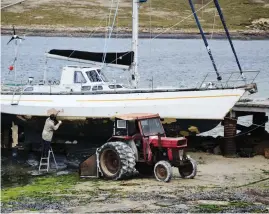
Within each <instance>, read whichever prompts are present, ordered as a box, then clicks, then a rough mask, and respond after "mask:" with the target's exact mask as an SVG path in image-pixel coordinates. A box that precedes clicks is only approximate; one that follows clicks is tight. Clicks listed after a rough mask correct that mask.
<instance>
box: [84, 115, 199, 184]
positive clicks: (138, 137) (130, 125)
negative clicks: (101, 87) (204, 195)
mask: <svg viewBox="0 0 269 214" xmlns="http://www.w3.org/2000/svg"><path fill="white" fill-rule="evenodd" d="M186 147H187V139H186V138H184V137H178V138H170V137H166V135H165V132H164V129H163V126H162V123H161V120H160V116H159V115H158V114H126V115H120V116H117V117H116V118H115V123H114V130H113V136H112V137H111V138H110V139H109V140H108V142H107V143H105V144H104V145H102V146H101V147H100V148H97V150H96V153H95V154H94V155H92V156H91V157H89V158H88V159H87V160H85V161H84V162H82V163H81V164H80V167H79V175H80V177H92V176H94V177H96V176H97V177H100V176H101V177H104V178H106V179H112V180H118V179H123V178H126V177H129V176H131V175H133V173H134V172H136V171H138V172H139V173H140V174H142V175H153V174H154V175H155V177H156V179H157V180H158V181H164V182H168V181H170V179H171V177H172V166H173V167H177V168H178V171H179V174H180V175H181V177H182V178H194V177H195V175H196V171H197V165H196V162H195V161H194V160H193V159H192V158H190V157H189V156H187V155H186V153H185V151H184V149H185V148H186Z"/></svg>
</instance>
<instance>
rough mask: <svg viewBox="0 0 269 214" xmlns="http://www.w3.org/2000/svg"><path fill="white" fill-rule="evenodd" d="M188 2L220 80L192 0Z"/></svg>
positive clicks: (219, 77)
mask: <svg viewBox="0 0 269 214" xmlns="http://www.w3.org/2000/svg"><path fill="white" fill-rule="evenodd" d="M189 3H190V6H191V10H192V13H193V16H194V18H195V21H196V24H197V26H198V28H199V30H200V33H201V35H202V38H203V40H204V43H205V47H206V50H207V53H208V55H209V57H210V59H211V62H212V65H213V67H214V70H215V72H216V74H217V80H218V81H220V80H222V78H221V76H220V74H219V72H218V69H217V66H216V64H215V61H214V58H213V55H212V53H211V50H210V48H209V45H208V42H207V40H206V37H205V34H204V32H203V29H202V27H201V24H200V21H199V19H198V17H197V14H196V11H195V9H194V6H193V3H192V0H189Z"/></svg>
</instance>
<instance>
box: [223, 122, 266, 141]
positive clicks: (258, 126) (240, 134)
mask: <svg viewBox="0 0 269 214" xmlns="http://www.w3.org/2000/svg"><path fill="white" fill-rule="evenodd" d="M265 123H266V122H264V123H262V124H260V125H258V124H252V125H255V126H257V127H255V128H253V129H251V130H249V131H247V132H244V133H239V134H237V135H235V136H233V137H221V138H222V139H231V138H236V137H239V136H242V135H246V134H248V133H251V132H253V131H254V130H256V129H258V128H260V127H265V126H264V124H265Z"/></svg>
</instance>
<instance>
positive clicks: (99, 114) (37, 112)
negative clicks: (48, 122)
mask: <svg viewBox="0 0 269 214" xmlns="http://www.w3.org/2000/svg"><path fill="white" fill-rule="evenodd" d="M145 2H146V1H144V0H140V1H139V0H133V3H132V14H133V16H132V25H133V28H132V50H131V51H126V52H113V53H112V52H109V53H96V52H84V51H78V50H58V49H53V50H50V51H49V52H48V53H47V56H48V57H51V58H56V59H63V60H67V61H75V62H86V63H92V64H94V67H92V66H81V65H71V66H65V67H63V69H62V74H61V79H60V81H59V82H55V83H54V84H52V83H49V84H46V82H44V81H41V82H40V83H39V84H33V83H32V81H33V78H32V77H30V78H29V80H28V83H27V84H26V85H24V86H23V87H21V88H19V87H15V88H14V87H13V88H12V89H10V88H8V89H5V90H3V89H2V90H1V116H2V127H3V128H5V129H7V130H10V126H11V125H12V124H13V125H14V124H15V125H18V126H19V130H21V131H20V132H23V133H24V141H25V142H31V141H32V142H33V141H35V142H36V141H37V142H39V141H40V133H41V132H42V128H43V125H44V121H45V119H46V118H47V117H48V116H49V115H50V114H52V113H56V114H57V116H58V118H59V119H60V120H62V121H63V124H62V126H61V128H60V129H59V131H58V132H57V133H56V135H55V139H57V137H59V138H62V139H63V138H64V139H67V140H70V139H77V138H79V137H85V138H87V139H93V138H94V137H97V138H99V139H101V138H103V139H106V138H107V137H109V136H110V135H111V133H112V130H113V122H112V120H111V119H112V118H114V117H115V116H116V115H118V114H127V113H158V114H159V115H160V116H161V118H162V121H163V123H164V127H165V129H166V131H167V134H168V135H170V136H173V135H180V134H182V133H183V132H184V131H187V132H193V130H195V131H194V132H195V133H196V134H197V133H201V132H205V131H208V130H210V129H213V128H214V127H216V126H217V125H218V124H219V123H220V121H222V120H223V119H224V117H225V116H226V115H227V113H228V112H229V111H230V109H232V107H233V106H234V105H235V103H236V102H237V101H238V100H239V99H240V98H241V97H242V96H243V95H244V94H246V93H248V92H250V93H255V92H256V90H257V86H256V84H255V83H253V81H252V82H251V84H247V83H245V82H244V84H243V85H239V86H231V85H229V84H228V82H223V81H222V78H221V75H220V73H219V72H218V71H217V68H216V65H215V62H214V59H213V56H212V53H211V50H210V48H209V46H208V43H207V41H206V38H205V36H204V33H203V31H202V28H201V25H200V23H199V20H198V17H197V15H196V12H195V10H194V7H193V4H192V1H191V0H189V2H190V6H191V8H192V11H193V15H194V17H195V20H196V23H197V25H198V28H199V29H200V32H201V35H202V38H203V40H204V42H205V46H206V49H207V51H208V54H209V56H210V59H211V61H212V64H213V67H214V69H215V71H216V74H217V81H216V82H215V83H212V82H209V83H207V82H206V81H205V80H204V81H203V82H202V84H201V86H200V87H196V88H171V87H167V88H138V87H137V82H138V77H139V74H138V17H139V16H138V12H139V5H140V4H142V3H145ZM214 2H215V3H216V2H217V1H214ZM219 9H220V8H219ZM219 12H221V11H220V10H219ZM226 33H227V32H226ZM14 34H15V31H14ZM227 36H228V35H227ZM13 37H14V36H13ZM14 38H15V37H14ZM228 38H229V41H230V44H232V42H231V40H230V37H228ZM15 39H18V38H17V37H16V38H15ZM231 46H232V45H231ZM232 47H233V46H232ZM233 51H234V49H233ZM234 54H235V51H234ZM235 56H236V54H235ZM236 59H237V57H236ZM237 61H238V60H237ZM104 63H105V64H106V65H107V66H112V67H117V68H128V69H129V70H130V72H131V73H130V74H131V75H130V82H131V86H125V85H123V84H115V83H113V82H111V81H109V80H108V79H107V78H106V77H105V76H104V74H103V72H102V70H101V68H100V67H98V66H100V65H102V64H104ZM238 64H239V61H238ZM240 74H241V75H243V71H242V70H241V67H240ZM231 76H232V74H231ZM244 81H245V79H244ZM193 128H194V129H193ZM182 131H183V132H182ZM33 133H35V134H33Z"/></svg>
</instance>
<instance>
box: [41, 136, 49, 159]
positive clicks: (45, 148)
mask: <svg viewBox="0 0 269 214" xmlns="http://www.w3.org/2000/svg"><path fill="white" fill-rule="evenodd" d="M42 147H43V149H42V156H43V157H47V156H48V153H49V149H50V141H46V140H43V146H42Z"/></svg>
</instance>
